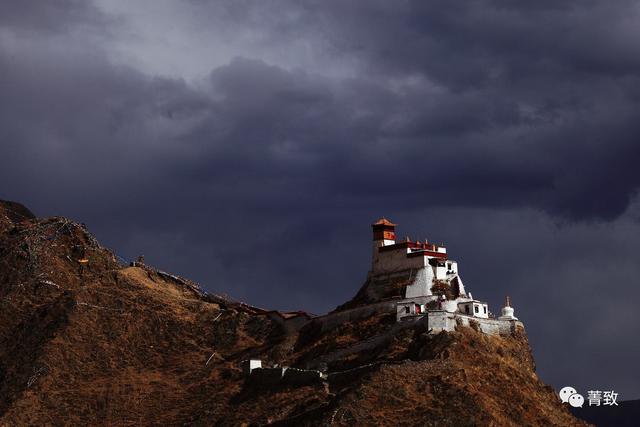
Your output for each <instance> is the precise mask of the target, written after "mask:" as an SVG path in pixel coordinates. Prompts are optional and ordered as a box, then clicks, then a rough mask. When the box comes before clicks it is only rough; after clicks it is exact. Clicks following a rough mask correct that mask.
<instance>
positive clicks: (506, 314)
mask: <svg viewBox="0 0 640 427" xmlns="http://www.w3.org/2000/svg"><path fill="white" fill-rule="evenodd" d="M513 313H514V310H513V307H511V302H510V301H509V296H508V295H507V298H506V301H505V303H504V307H502V316H500V317H498V319H499V320H518V318H517V317H516V316H514V315H513Z"/></svg>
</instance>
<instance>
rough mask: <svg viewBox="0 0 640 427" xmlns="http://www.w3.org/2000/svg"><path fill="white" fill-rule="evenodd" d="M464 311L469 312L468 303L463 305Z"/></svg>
mask: <svg viewBox="0 0 640 427" xmlns="http://www.w3.org/2000/svg"><path fill="white" fill-rule="evenodd" d="M464 311H465V313H467V314H469V312H470V310H469V306H468V305H465V306H464Z"/></svg>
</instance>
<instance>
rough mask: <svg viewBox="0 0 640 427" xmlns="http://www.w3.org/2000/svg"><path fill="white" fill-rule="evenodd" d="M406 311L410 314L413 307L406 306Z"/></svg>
mask: <svg viewBox="0 0 640 427" xmlns="http://www.w3.org/2000/svg"><path fill="white" fill-rule="evenodd" d="M404 312H405V313H406V314H409V313H410V312H411V309H410V308H409V306H406V307H405V308H404Z"/></svg>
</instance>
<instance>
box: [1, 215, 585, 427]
mask: <svg viewBox="0 0 640 427" xmlns="http://www.w3.org/2000/svg"><path fill="white" fill-rule="evenodd" d="M208 287H210V288H215V283H212V284H209V286H208ZM364 305H366V304H356V306H357V307H360V306H364ZM381 307H382V306H381ZM292 319H293V320H292ZM252 357H255V358H260V359H262V360H263V362H264V365H265V366H274V365H276V364H277V365H279V366H289V367H291V368H290V369H291V373H290V374H289V376H288V377H287V375H286V372H285V374H284V375H281V376H280V379H279V380H278V382H277V384H274V385H272V386H269V387H265V386H263V385H260V384H254V383H252V382H251V381H246V376H245V375H244V373H243V372H242V370H241V367H240V366H241V362H242V361H243V360H246V359H249V358H252ZM287 372H288V371H287ZM318 372H321V373H322V375H320V374H319V373H318ZM311 376H313V378H311ZM285 377H287V378H285ZM268 423H274V424H280V425H353V424H360V425H369V424H381V425H439V426H443V425H444V426H447V425H451V426H453V425H456V426H457V425H501V426H502V425H506V426H508V425H518V426H520V425H582V423H581V422H580V421H578V420H576V419H575V418H573V416H572V415H571V414H570V413H569V412H568V411H567V410H566V408H564V407H563V406H562V405H561V404H560V403H559V400H558V399H557V397H556V396H555V393H554V391H553V389H551V388H550V387H548V386H545V385H544V384H543V383H542V382H541V381H540V380H539V379H538V378H537V376H536V373H535V365H534V362H533V358H532V357H531V352H530V349H529V345H528V342H527V338H526V335H525V333H524V331H523V330H521V329H518V330H515V331H513V333H512V334H510V335H508V336H488V335H486V334H482V333H479V332H477V331H475V330H473V329H472V328H469V327H460V328H458V330H455V331H453V332H443V333H439V334H433V333H429V331H428V330H427V328H426V327H425V326H424V323H423V322H411V323H408V324H403V325H400V326H398V323H397V322H396V319H395V315H394V313H390V312H388V310H385V309H380V310H378V309H372V310H368V309H360V308H358V309H357V310H355V311H350V312H347V311H345V314H342V315H338V316H337V317H335V318H332V317H326V318H325V320H322V317H320V318H318V320H316V319H310V318H309V316H308V315H306V314H304V313H279V314H278V313H277V312H274V311H269V310H261V309H257V308H255V307H251V306H248V305H246V304H242V303H238V302H236V301H231V300H229V299H227V298H223V297H220V296H216V295H213V294H209V293H206V292H203V291H202V290H201V289H200V288H199V287H198V285H197V284H195V283H193V282H192V281H189V280H187V279H183V278H180V277H178V276H174V275H171V274H170V273H165V272H161V271H158V270H156V269H154V268H151V267H148V266H130V265H128V264H126V265H125V264H124V263H123V262H121V261H119V260H118V258H117V257H116V256H115V255H114V254H113V253H112V252H111V251H109V250H108V249H105V248H103V247H102V246H100V244H99V243H98V242H97V240H96V239H95V238H94V237H93V236H92V235H91V233H90V232H89V231H88V230H87V229H86V228H85V227H84V226H83V225H81V224H78V223H76V222H73V221H70V220H67V219H65V218H60V217H56V218H48V219H37V218H35V217H34V216H33V215H32V214H30V213H29V211H28V210H27V209H26V208H24V207H21V206H20V205H16V204H13V203H1V204H0V424H1V425H203V426H204V425H206V426H209V425H248V424H253V425H263V424H268Z"/></svg>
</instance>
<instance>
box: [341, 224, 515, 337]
mask: <svg viewBox="0 0 640 427" xmlns="http://www.w3.org/2000/svg"><path fill="white" fill-rule="evenodd" d="M396 226H397V225H396V224H394V223H392V222H391V221H389V220H387V219H386V218H381V219H380V220H378V221H376V222H375V223H373V224H372V229H373V244H372V262H371V270H370V271H369V273H368V274H367V280H366V282H365V284H364V285H363V286H362V288H361V289H360V291H359V292H358V294H357V295H356V296H355V297H354V299H353V300H351V301H350V302H349V303H347V304H345V305H344V306H342V307H339V308H338V310H345V309H352V310H354V309H355V308H356V307H360V310H363V309H364V308H365V307H372V306H376V307H379V309H378V310H383V311H391V310H394V311H395V313H396V318H397V320H398V322H407V321H415V320H420V319H424V318H426V319H428V320H427V322H428V324H429V328H430V329H431V330H433V331H441V330H448V331H451V330H454V329H455V327H456V326H457V325H466V326H472V327H475V328H477V329H479V330H481V331H483V332H486V333H490V334H496V333H507V332H511V331H513V330H515V328H516V326H517V325H520V326H522V323H521V322H520V321H518V319H517V318H516V317H515V316H514V309H513V307H511V304H510V301H509V297H507V298H506V301H505V306H504V307H503V308H502V310H501V315H500V316H498V317H496V316H494V315H493V313H491V311H490V310H489V305H488V304H487V303H486V302H484V301H482V300H479V299H475V298H474V297H473V296H472V295H471V292H469V290H468V289H466V288H465V285H464V283H463V281H462V278H461V277H460V273H459V270H458V263H457V262H456V261H454V260H452V259H450V258H449V255H448V253H447V249H446V247H444V245H442V244H440V245H438V244H434V243H430V242H428V241H424V242H418V241H411V239H409V238H408V237H407V238H405V239H404V240H402V241H399V242H397V241H396Z"/></svg>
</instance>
